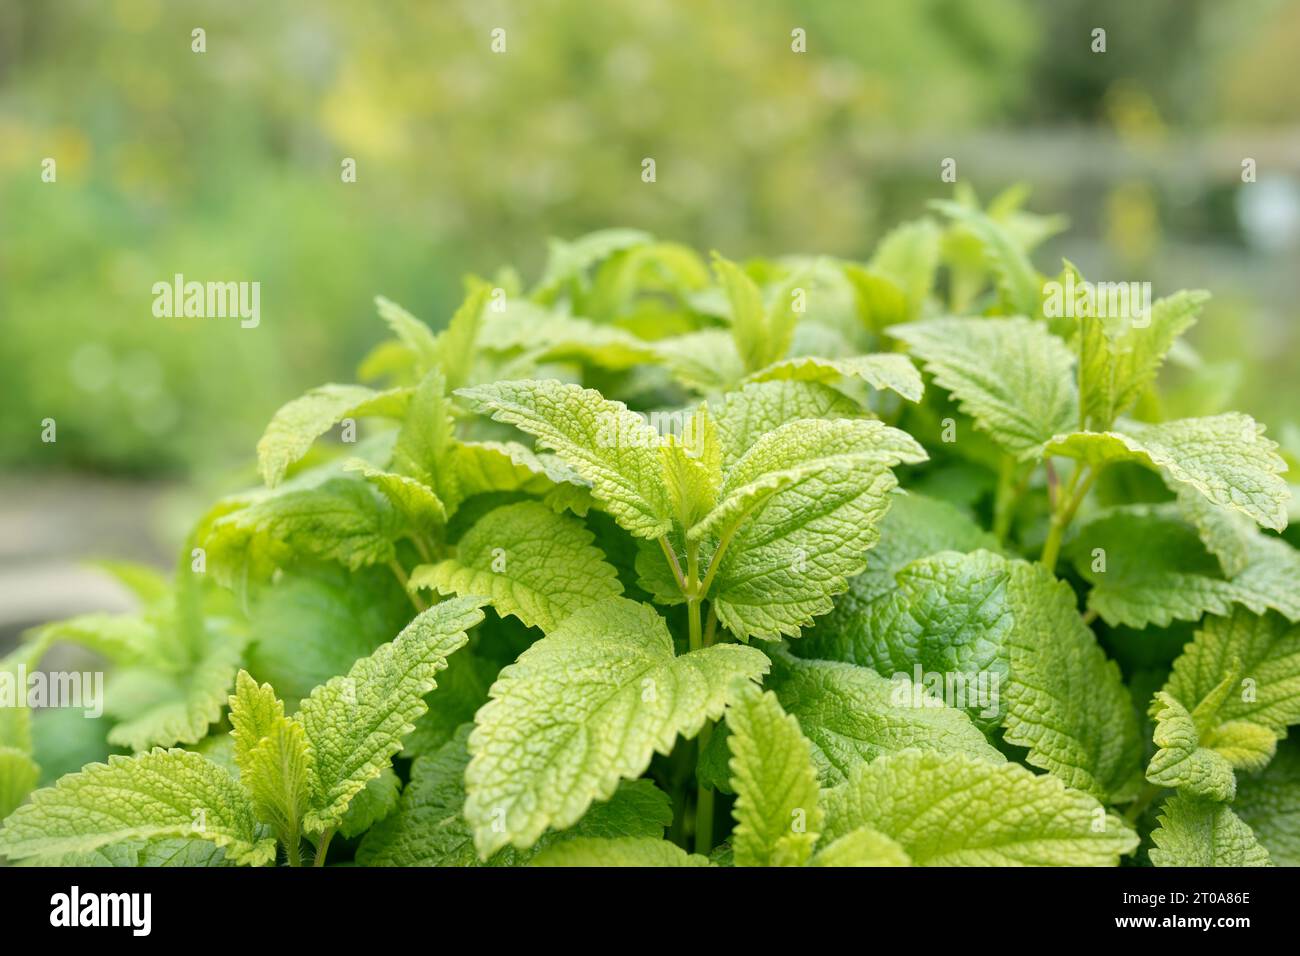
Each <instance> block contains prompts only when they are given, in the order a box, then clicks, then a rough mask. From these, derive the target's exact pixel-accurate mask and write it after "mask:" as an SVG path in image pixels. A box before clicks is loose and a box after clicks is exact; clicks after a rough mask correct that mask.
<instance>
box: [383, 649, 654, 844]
mask: <svg viewBox="0 0 1300 956" xmlns="http://www.w3.org/2000/svg"><path fill="white" fill-rule="evenodd" d="M453 666H455V665H453ZM472 729H473V727H472V725H469V724H466V725H464V726H462V727H461V728H460V730H459V731H458V732H457V733H456V734H455V735H454V736H453V737H452V738H450V739H449V740H447V741H446V742H445V743H443V744H442V745H441V746H440V747H438V748H437V749H436V750H434V751H432V752H431V753H429V754H428V755H426V756H421V757H418V758H417V759H416V760H415V762H414V763H413V764H412V765H411V782H410V783H409V784H407V786H406V789H405V790H404V791H402V797H401V800H400V801H399V804H398V808H397V810H396V811H395V812H394V813H393V814H392V815H390V816H388V817H386V818H385V819H384V820H382V821H381V822H379V823H378V824H376V826H375V827H374V829H372V830H371V831H370V832H369V833H367V834H366V836H365V838H364V839H363V840H362V842H361V846H360V847H358V849H357V862H358V863H359V864H361V865H363V866H483V865H487V866H517V865H519V864H521V863H525V862H527V861H528V860H529V859H531V858H532V857H533V856H534V855H535V854H536V853H538V852H540V851H541V850H543V849H545V848H546V847H548V846H551V845H552V844H554V843H557V842H559V841H562V840H570V839H573V838H575V837H603V838H608V839H614V838H619V837H652V838H654V839H659V838H661V837H662V836H663V833H664V828H665V827H666V826H668V824H670V823H671V822H672V819H673V811H672V806H671V804H670V802H669V800H668V795H667V794H666V793H664V792H663V791H662V790H660V789H658V788H657V787H656V786H655V785H654V784H653V783H651V782H650V781H649V780H632V781H627V780H625V781H623V783H621V784H620V785H619V787H618V789H617V790H616V791H615V792H614V796H613V797H612V798H610V799H609V800H608V801H607V802H605V803H596V804H593V805H592V807H591V809H590V810H588V811H587V812H586V813H585V814H584V815H583V817H582V819H581V820H579V821H578V822H577V823H576V824H575V825H574V826H573V827H572V828H570V829H567V830H550V831H548V832H546V833H544V834H543V835H542V836H541V838H540V839H539V840H538V841H537V843H536V845H535V846H534V847H532V848H531V849H530V850H523V851H520V850H515V849H514V848H513V847H506V848H504V849H502V850H500V851H499V852H497V853H495V854H493V855H492V856H491V857H490V858H489V859H488V861H487V863H486V864H484V863H482V862H480V860H479V858H478V854H477V853H476V852H475V851H474V834H473V830H472V829H471V828H470V825H469V824H468V823H466V822H465V818H464V816H463V814H462V810H463V807H464V804H465V766H466V764H468V763H469V752H468V751H467V750H466V738H467V737H468V736H469V733H470V731H471V730H472Z"/></svg>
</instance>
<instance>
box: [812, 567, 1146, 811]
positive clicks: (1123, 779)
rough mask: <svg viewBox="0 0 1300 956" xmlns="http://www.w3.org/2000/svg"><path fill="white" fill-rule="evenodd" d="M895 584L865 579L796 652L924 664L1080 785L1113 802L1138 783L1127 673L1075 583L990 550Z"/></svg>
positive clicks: (885, 671) (955, 695)
mask: <svg viewBox="0 0 1300 956" xmlns="http://www.w3.org/2000/svg"><path fill="white" fill-rule="evenodd" d="M894 580H895V582H896V583H895V587H894V589H893V590H891V591H884V590H883V587H882V586H881V585H880V584H877V583H876V582H872V581H870V580H868V581H866V582H864V583H863V585H862V587H861V589H860V591H859V592H855V596H857V597H858V599H859V601H860V603H858V604H856V605H855V606H853V607H852V609H851V612H845V613H842V615H841V617H840V619H839V620H838V621H837V622H836V623H837V625H838V627H837V629H836V630H830V629H826V630H824V631H821V632H818V633H817V634H815V635H814V639H813V642H812V643H811V644H810V647H809V649H808V650H807V651H805V650H804V648H803V646H802V643H800V644H798V645H796V650H798V651H799V652H800V654H801V656H809V655H811V654H820V655H833V656H835V657H837V658H847V659H849V660H851V661H852V662H854V663H858V664H862V665H865V666H868V667H871V668H873V669H875V670H876V671H877V672H878V673H880V674H882V675H891V676H892V675H896V674H902V675H904V676H908V677H912V676H913V675H915V674H916V673H917V671H918V669H919V671H920V678H919V679H921V680H925V679H934V680H936V681H937V682H938V687H937V688H936V689H939V690H941V691H942V693H943V694H944V696H945V699H947V698H948V696H949V695H951V698H952V699H951V703H954V704H957V705H958V706H961V707H963V708H964V709H965V710H966V712H967V713H968V714H970V716H971V717H973V718H975V719H976V721H977V723H981V724H982V725H988V724H990V723H996V721H997V719H998V717H999V716H1000V717H1001V720H1002V723H1003V726H1004V727H1005V729H1006V738H1007V740H1008V741H1010V742H1012V743H1016V744H1019V745H1020V746H1023V747H1027V748H1028V749H1029V755H1028V760H1029V762H1030V763H1032V764H1033V765H1035V766H1038V767H1043V768H1044V769H1047V770H1051V771H1052V772H1053V773H1056V774H1057V775H1058V776H1060V777H1061V778H1062V779H1063V780H1065V781H1066V782H1067V783H1069V784H1070V786H1072V787H1075V788H1076V789H1080V790H1085V791H1087V792H1089V793H1092V794H1094V795H1095V796H1098V797H1105V796H1107V795H1113V794H1114V793H1115V792H1117V791H1122V790H1123V789H1124V788H1125V787H1126V786H1127V785H1128V784H1129V783H1130V782H1131V780H1132V778H1133V777H1134V775H1135V774H1136V772H1137V770H1138V766H1137V761H1138V750H1139V742H1138V732H1137V723H1136V718H1135V716H1134V714H1133V710H1132V706H1131V704H1130V702H1129V699H1128V694H1127V692H1126V691H1125V690H1124V686H1123V684H1122V682H1121V679H1120V674H1119V670H1118V668H1117V667H1116V665H1115V664H1114V663H1113V662H1110V661H1108V660H1107V659H1106V657H1105V655H1104V654H1103V653H1102V651H1101V649H1100V648H1099V647H1098V646H1097V644H1096V641H1095V639H1094V638H1093V636H1092V633H1091V632H1090V631H1089V630H1088V628H1087V627H1085V626H1084V625H1083V623H1082V621H1081V620H1080V618H1079V614H1078V611H1077V610H1076V609H1075V604H1074V594H1073V592H1072V591H1071V590H1070V588H1069V586H1068V585H1066V584H1064V583H1062V582H1059V581H1056V580H1055V579H1054V578H1052V576H1051V575H1050V573H1049V572H1047V571H1046V570H1045V569H1043V568H1041V567H1040V566H1038V565H1034V564H1029V563H1028V562H1025V561H1015V560H1010V559H1007V558H1003V557H1001V556H1000V555H996V554H992V553H990V552H987V551H975V552H972V553H970V554H958V553H955V552H941V553H939V554H936V555H933V556H931V557H928V558H922V559H919V560H917V561H914V562H912V563H911V564H909V565H907V566H906V567H905V568H903V569H902V570H901V571H899V572H898V573H897V574H896V575H895V576H894ZM882 584H883V582H882ZM876 587H880V590H873V589H874V588H876ZM926 675H935V677H934V678H927V677H926ZM990 711H992V713H990Z"/></svg>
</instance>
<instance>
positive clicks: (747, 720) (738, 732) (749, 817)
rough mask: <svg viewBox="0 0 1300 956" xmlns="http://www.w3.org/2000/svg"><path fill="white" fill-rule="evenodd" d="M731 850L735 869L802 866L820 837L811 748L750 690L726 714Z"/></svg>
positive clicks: (770, 697)
mask: <svg viewBox="0 0 1300 956" xmlns="http://www.w3.org/2000/svg"><path fill="white" fill-rule="evenodd" d="M727 726H728V727H729V728H730V730H731V733H730V735H728V737H727V744H728V746H730V748H731V755H732V756H731V786H732V788H733V789H734V790H735V791H736V803H735V806H734V807H733V809H732V813H733V815H734V816H735V818H736V827H735V829H734V830H733V831H732V834H731V846H732V851H733V853H734V856H735V861H736V865H737V866H803V865H804V864H805V863H807V862H808V860H809V859H810V858H811V857H812V852H813V847H814V846H815V845H816V843H817V837H818V836H819V834H820V832H821V823H822V812H821V807H820V806H819V805H818V802H817V801H818V797H817V774H816V772H815V771H814V770H813V765H812V754H811V747H810V745H809V743H808V741H807V740H806V739H805V738H804V736H803V734H801V733H800V732H799V722H798V721H797V720H796V719H795V718H793V717H791V716H789V715H788V714H786V713H785V711H783V710H782V709H781V705H780V704H779V703H777V699H776V696H775V695H774V694H772V693H771V692H770V691H769V692H767V693H762V692H760V691H759V690H758V689H757V688H755V687H750V688H749V689H747V690H746V692H745V693H743V694H740V695H738V696H737V698H736V699H735V700H733V701H732V703H731V705H730V706H729V707H728V708H727Z"/></svg>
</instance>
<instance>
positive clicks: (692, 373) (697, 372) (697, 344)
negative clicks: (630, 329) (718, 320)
mask: <svg viewBox="0 0 1300 956" xmlns="http://www.w3.org/2000/svg"><path fill="white" fill-rule="evenodd" d="M648 344H649V345H652V346H653V347H654V355H655V358H656V359H657V360H658V361H659V363H660V364H661V365H663V366H664V367H665V368H666V369H668V371H669V372H671V373H672V376H673V378H675V379H676V380H677V381H678V382H680V383H681V384H682V385H684V386H685V387H687V388H689V389H691V390H692V391H695V392H699V393H701V394H705V393H711V392H720V391H726V390H727V389H729V388H731V387H732V386H734V385H735V384H736V383H737V382H739V381H740V380H741V379H743V378H744V377H745V365H744V362H743V361H742V360H741V358H740V354H739V353H738V352H737V351H736V342H735V340H734V339H733V338H732V335H731V333H730V332H729V331H727V330H725V329H701V330H699V331H697V332H687V333H686V334H685V335H674V336H672V337H671V338H666V339H659V340H658V341H656V342H651V343H648Z"/></svg>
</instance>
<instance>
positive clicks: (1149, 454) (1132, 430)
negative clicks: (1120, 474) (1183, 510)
mask: <svg viewBox="0 0 1300 956" xmlns="http://www.w3.org/2000/svg"><path fill="white" fill-rule="evenodd" d="M1043 453H1044V454H1045V455H1060V456H1063V457H1066V458H1077V459H1079V460H1080V461H1084V462H1086V463H1087V464H1089V465H1091V466H1092V467H1093V469H1094V470H1096V469H1099V468H1102V467H1104V466H1106V465H1108V464H1112V463H1114V462H1117V461H1133V462H1137V463H1138V464H1140V465H1144V466H1146V467H1148V468H1151V469H1153V470H1154V471H1157V472H1159V473H1160V474H1161V475H1162V476H1163V477H1164V479H1165V481H1166V482H1168V483H1169V485H1170V487H1172V488H1174V489H1175V490H1177V489H1179V488H1180V487H1182V486H1187V487H1188V488H1190V489H1192V490H1195V491H1197V492H1199V493H1200V494H1201V495H1203V496H1204V497H1205V498H1206V499H1207V500H1208V501H1209V502H1210V503H1211V504H1214V505H1217V506H1219V507H1222V508H1232V509H1235V510H1237V511H1240V512H1241V513H1242V514H1246V515H1249V516H1250V517H1251V518H1253V519H1254V520H1255V521H1256V522H1258V523H1259V524H1261V525H1262V526H1264V527H1265V528H1272V529H1273V530H1274V531H1281V530H1283V529H1284V528H1285V527H1286V520H1287V518H1286V514H1287V510H1286V506H1287V501H1288V500H1289V499H1290V497H1291V494H1290V492H1289V491H1288V490H1287V486H1286V482H1285V481H1283V480H1282V478H1281V477H1279V475H1280V473H1281V472H1284V471H1286V462H1285V461H1283V460H1282V458H1281V457H1280V456H1279V455H1278V454H1277V443H1276V442H1273V441H1271V440H1269V439H1267V438H1265V437H1264V426H1262V425H1260V424H1258V423H1256V421H1255V420H1254V419H1253V418H1251V417H1250V416H1249V415H1243V414H1241V413H1240V412H1228V413H1226V414H1223V415H1214V416H1211V417H1209V418H1183V419H1179V420H1178V421H1172V422H1161V423H1159V424H1155V425H1152V424H1148V423H1146V422H1136V421H1127V420H1121V421H1119V422H1118V423H1117V424H1116V430H1114V431H1108V432H1074V433H1072V434H1063V435H1057V436H1056V437H1055V438H1052V440H1051V441H1049V442H1048V443H1047V444H1046V445H1045V446H1044V448H1043Z"/></svg>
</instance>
